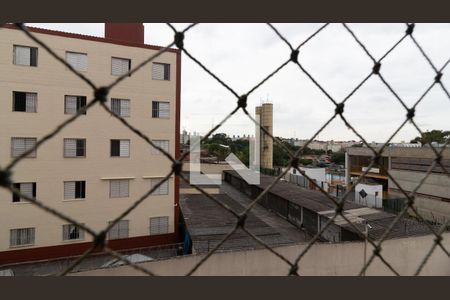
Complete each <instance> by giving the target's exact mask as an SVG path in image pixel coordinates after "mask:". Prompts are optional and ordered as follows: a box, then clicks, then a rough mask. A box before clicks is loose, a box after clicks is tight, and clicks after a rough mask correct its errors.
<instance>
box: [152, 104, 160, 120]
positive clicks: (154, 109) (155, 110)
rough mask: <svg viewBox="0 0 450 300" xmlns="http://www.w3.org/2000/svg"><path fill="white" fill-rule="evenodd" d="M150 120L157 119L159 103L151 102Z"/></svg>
mask: <svg viewBox="0 0 450 300" xmlns="http://www.w3.org/2000/svg"><path fill="white" fill-rule="evenodd" d="M152 118H159V102H158V101H153V102H152Z"/></svg>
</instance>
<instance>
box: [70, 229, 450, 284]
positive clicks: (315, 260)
mask: <svg viewBox="0 0 450 300" xmlns="http://www.w3.org/2000/svg"><path fill="white" fill-rule="evenodd" d="M443 238H444V239H443V241H442V245H443V246H444V247H445V248H446V249H449V248H450V233H444V234H443ZM433 239H434V235H426V236H419V237H409V238H403V239H392V240H386V241H385V242H383V244H382V250H381V255H382V256H383V257H384V259H385V260H386V261H388V262H389V264H391V265H392V267H393V268H394V269H395V270H396V271H397V272H398V273H399V274H400V275H413V274H414V272H415V271H416V270H417V268H418V267H419V265H420V264H421V262H422V261H423V259H424V257H425V256H426V254H427V252H428V251H429V250H430V248H431V246H432V244H433ZM305 247H306V244H301V245H293V246H284V247H277V248H275V249H274V250H275V251H277V252H278V253H280V254H281V255H283V256H284V257H286V258H287V259H289V260H290V261H294V259H295V258H296V257H297V256H298V255H299V253H301V252H302V250H303V249H305ZM363 251H364V243H363V242H348V243H336V244H329V243H322V244H317V243H316V244H314V245H313V246H312V247H311V248H310V249H309V250H308V252H307V253H306V255H305V256H304V257H303V258H302V259H301V260H300V263H299V273H300V275H307V276H308V275H309V276H317V275H321V276H333V275H334V276H335V275H338V276H352V275H358V274H359V272H360V271H361V268H362V266H363V262H364V252H363ZM372 251H373V248H372V246H371V245H370V244H369V245H368V247H367V259H368V258H369V257H370V256H371V254H372ZM203 257H204V255H190V256H181V257H176V258H172V259H167V260H160V261H152V262H146V263H141V264H140V266H142V267H144V268H146V269H149V270H151V271H152V272H154V273H155V274H157V275H166V276H167V275H172V276H173V275H175V276H176V275H185V274H186V273H187V272H188V271H189V270H190V269H191V268H192V267H193V266H194V265H195V264H196V263H198V262H199V261H200V260H201V259H202V258H203ZM288 271H289V266H288V265H287V264H286V263H285V262H284V261H282V260H281V259H280V258H278V257H277V256H275V255H274V254H273V253H271V252H269V251H268V250H266V249H261V250H247V251H230V252H222V253H217V254H213V255H212V256H211V257H210V258H209V259H208V260H206V262H204V264H203V265H202V266H200V267H199V268H198V269H197V271H196V272H194V275H201V276H211V275H214V276H216V275H222V276H224V275H225V276H237V275H240V276H262V275H265V276H268V275H272V276H281V275H286V274H287V273H288ZM71 275H76V276H136V275H144V274H143V273H141V272H140V271H137V270H135V269H133V268H131V267H129V266H122V267H116V268H110V269H98V270H92V271H86V272H79V273H74V274H71ZM366 275H372V276H373V275H376V276H386V275H394V274H393V273H392V272H391V271H390V270H389V269H388V268H387V267H386V265H384V264H383V263H382V262H381V260H380V259H378V258H375V259H374V260H373V262H372V263H371V265H370V266H369V268H368V269H367V272H366ZM420 275H434V276H449V275H450V264H449V260H448V257H447V255H446V254H445V253H444V252H443V251H442V250H440V249H438V248H437V249H436V251H434V252H433V254H432V255H431V257H430V258H429V260H428V262H427V263H426V264H425V266H424V268H423V270H422V271H421V273H420Z"/></svg>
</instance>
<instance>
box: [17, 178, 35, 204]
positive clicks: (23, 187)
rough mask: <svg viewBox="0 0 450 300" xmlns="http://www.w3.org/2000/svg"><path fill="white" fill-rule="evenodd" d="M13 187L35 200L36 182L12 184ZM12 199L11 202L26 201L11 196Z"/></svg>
mask: <svg viewBox="0 0 450 300" xmlns="http://www.w3.org/2000/svg"><path fill="white" fill-rule="evenodd" d="M13 186H14V188H15V189H17V190H19V191H20V193H21V194H24V195H26V196H28V197H31V198H36V182H27V183H14V185H13ZM12 197H13V198H12V202H21V201H27V200H26V199H23V198H21V197H19V196H18V195H15V194H13V196H12Z"/></svg>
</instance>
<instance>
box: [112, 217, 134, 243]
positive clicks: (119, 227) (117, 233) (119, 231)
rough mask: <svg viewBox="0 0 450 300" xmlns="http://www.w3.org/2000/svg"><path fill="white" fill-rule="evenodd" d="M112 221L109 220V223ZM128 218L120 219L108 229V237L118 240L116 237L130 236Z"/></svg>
mask: <svg viewBox="0 0 450 300" xmlns="http://www.w3.org/2000/svg"><path fill="white" fill-rule="evenodd" d="M111 223H112V222H109V225H110V224H111ZM129 223H130V222H129V221H128V220H120V221H119V222H117V223H116V224H115V225H114V226H113V227H111V229H110V230H109V231H108V239H110V240H116V239H125V238H127V237H128V227H129Z"/></svg>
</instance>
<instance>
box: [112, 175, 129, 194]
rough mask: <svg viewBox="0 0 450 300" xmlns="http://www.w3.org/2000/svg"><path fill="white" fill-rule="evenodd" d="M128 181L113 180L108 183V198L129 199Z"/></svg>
mask: <svg viewBox="0 0 450 300" xmlns="http://www.w3.org/2000/svg"><path fill="white" fill-rule="evenodd" d="M129 185H130V181H129V180H128V179H113V180H110V182H109V197H110V198H126V197H129Z"/></svg>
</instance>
